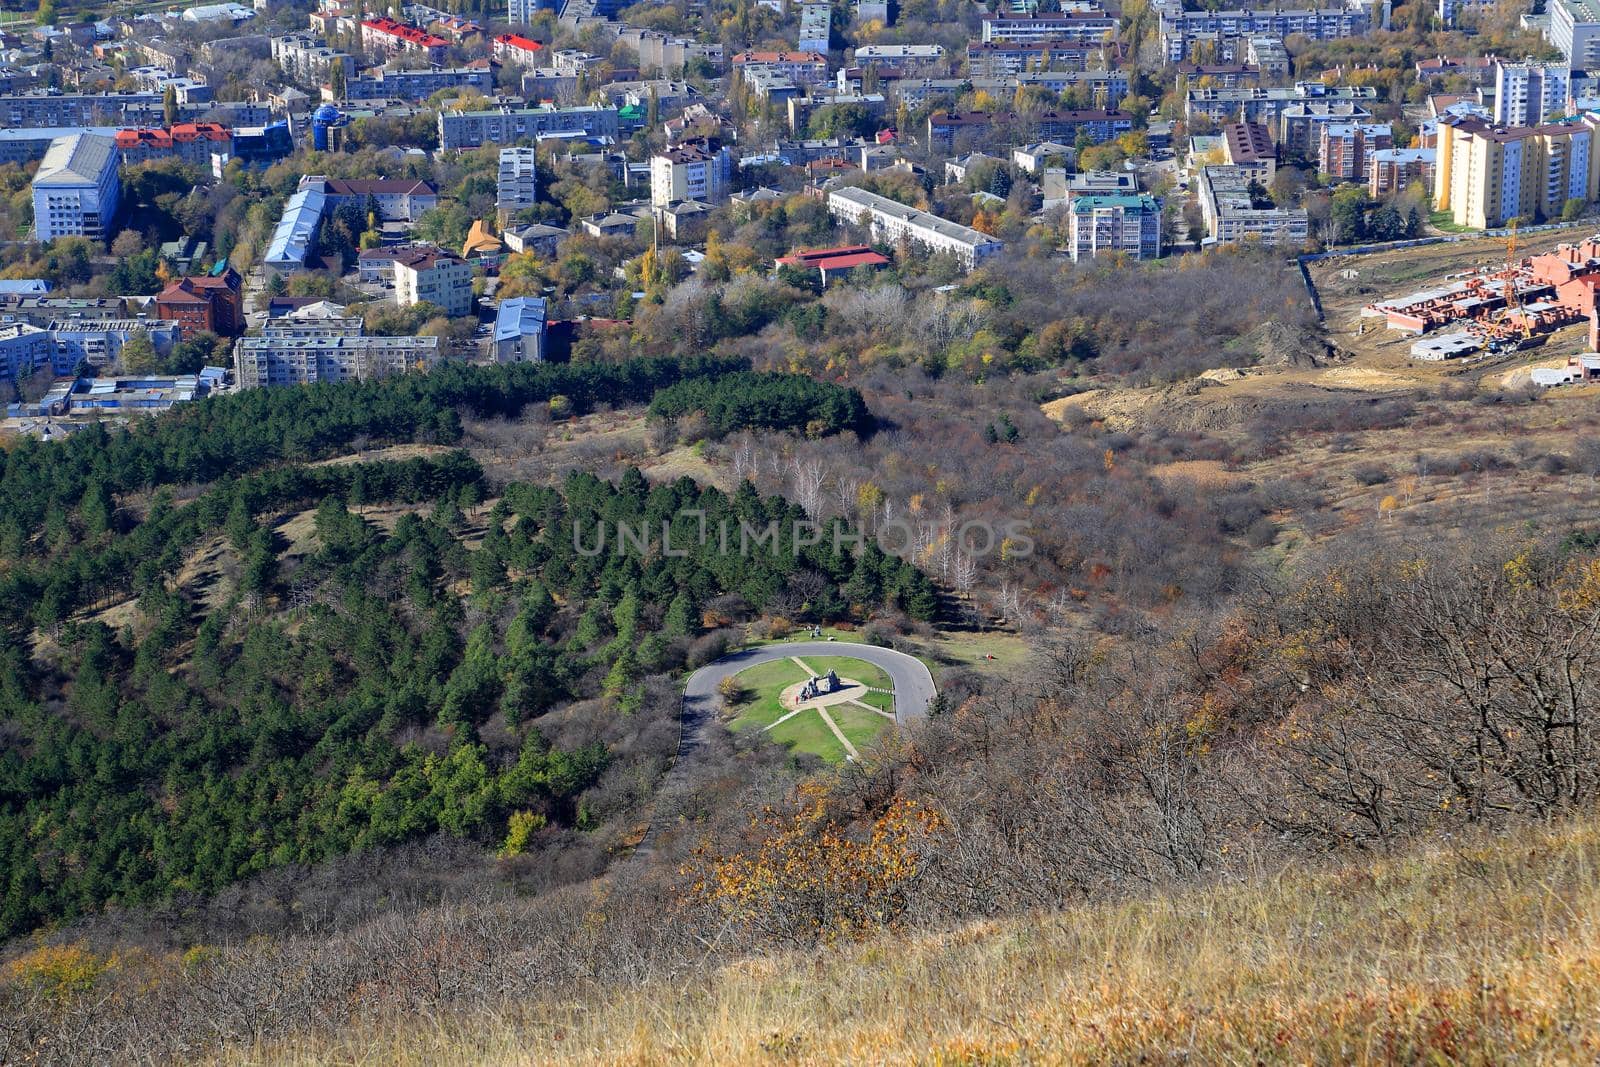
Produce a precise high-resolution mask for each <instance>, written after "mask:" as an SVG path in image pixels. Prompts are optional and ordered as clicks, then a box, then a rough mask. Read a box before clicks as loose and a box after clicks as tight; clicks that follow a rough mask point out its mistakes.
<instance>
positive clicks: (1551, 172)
mask: <svg viewBox="0 0 1600 1067" xmlns="http://www.w3.org/2000/svg"><path fill="white" fill-rule="evenodd" d="M1597 125H1600V120H1597V119H1595V118H1592V117H1585V118H1584V119H1583V120H1581V121H1577V122H1562V123H1553V124H1551V125H1547V126H1517V127H1505V126H1495V125H1493V124H1491V123H1489V122H1485V121H1484V120H1483V119H1480V118H1474V117H1470V116H1467V117H1457V116H1446V117H1444V118H1441V119H1440V120H1439V141H1438V145H1437V157H1436V162H1435V166H1434V178H1433V205H1434V208H1435V210H1438V211H1448V212H1450V213H1451V216H1452V218H1453V219H1454V220H1455V223H1456V225H1458V226H1471V227H1475V228H1478V229H1487V228H1488V227H1491V226H1500V225H1503V224H1504V223H1505V222H1507V221H1508V220H1510V219H1525V220H1527V221H1530V222H1533V221H1539V220H1543V219H1549V218H1555V217H1556V216H1558V215H1560V214H1561V209H1562V207H1563V206H1564V205H1565V204H1566V202H1567V201H1568V200H1582V201H1585V202H1587V201H1590V200H1593V199H1594V196H1595V179H1596V163H1597V161H1596V158H1595V152H1594V132H1595V128H1596V126H1597Z"/></svg>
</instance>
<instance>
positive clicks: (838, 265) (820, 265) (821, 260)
mask: <svg viewBox="0 0 1600 1067" xmlns="http://www.w3.org/2000/svg"><path fill="white" fill-rule="evenodd" d="M778 262H779V263H780V264H782V265H783V266H788V267H801V268H806V267H811V268H815V269H817V270H849V269H850V268H851V267H883V266H887V265H888V263H889V257H887V256H885V255H883V254H882V253H880V252H874V251H873V250H872V246H871V245H841V246H839V247H838V248H809V249H808V248H802V249H800V250H799V251H798V252H794V253H792V254H790V255H787V256H784V257H783V258H782V259H780V260H778Z"/></svg>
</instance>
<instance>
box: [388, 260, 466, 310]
mask: <svg viewBox="0 0 1600 1067" xmlns="http://www.w3.org/2000/svg"><path fill="white" fill-rule="evenodd" d="M394 302H395V303H396V304H399V305H400V306H401V307H410V306H411V305H412V304H433V305H434V306H435V307H438V308H439V309H440V310H442V311H443V312H444V313H445V314H446V315H450V316H452V317H454V316H457V315H470V314H471V313H472V267H471V266H469V265H468V264H467V261H466V260H464V259H462V258H461V257H460V256H458V255H456V254H455V253H453V252H446V251H443V250H442V249H438V248H412V249H408V250H406V251H404V252H401V253H399V254H397V255H396V256H395V257H394Z"/></svg>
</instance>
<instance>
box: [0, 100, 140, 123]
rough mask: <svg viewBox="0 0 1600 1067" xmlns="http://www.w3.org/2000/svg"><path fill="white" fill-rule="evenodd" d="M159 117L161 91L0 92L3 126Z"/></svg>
mask: <svg viewBox="0 0 1600 1067" xmlns="http://www.w3.org/2000/svg"><path fill="white" fill-rule="evenodd" d="M160 121H161V94H160V93H52V92H41V93H14V94H12V95H10V96H0V127H31V128H35V129H37V128H41V127H48V126H146V125H149V124H151V123H152V122H160Z"/></svg>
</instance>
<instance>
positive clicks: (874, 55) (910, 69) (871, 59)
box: [851, 44, 944, 75]
mask: <svg viewBox="0 0 1600 1067" xmlns="http://www.w3.org/2000/svg"><path fill="white" fill-rule="evenodd" d="M942 59H944V45H942V44H864V45H862V46H861V47H860V48H857V49H856V50H855V54H854V55H853V56H852V58H851V62H852V63H854V64H855V65H856V66H858V67H888V68H890V69H891V70H898V71H899V72H900V73H902V74H908V75H922V74H927V73H928V72H929V71H931V70H933V68H934V67H936V66H938V65H939V61H940V60H942Z"/></svg>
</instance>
